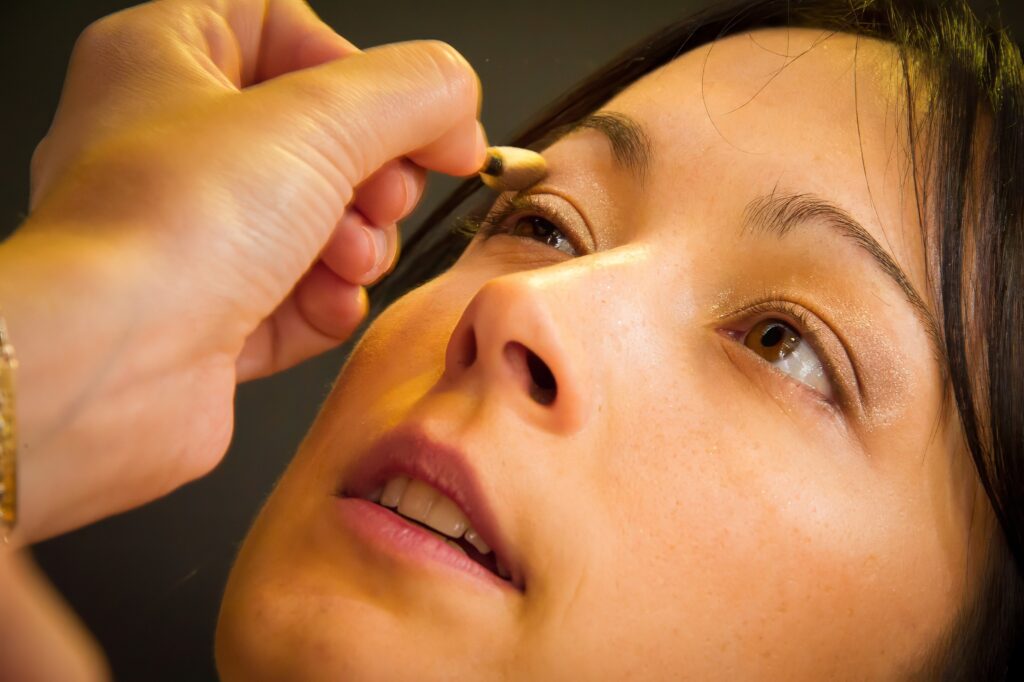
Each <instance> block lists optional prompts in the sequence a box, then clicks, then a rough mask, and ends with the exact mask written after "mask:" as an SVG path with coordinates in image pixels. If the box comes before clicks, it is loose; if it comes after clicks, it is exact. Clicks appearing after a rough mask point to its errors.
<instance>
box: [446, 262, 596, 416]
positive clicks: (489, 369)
mask: <svg viewBox="0 0 1024 682" xmlns="http://www.w3.org/2000/svg"><path fill="white" fill-rule="evenodd" d="M557 308H558V307H557V305H554V304H553V302H552V295H551V292H550V291H549V290H548V289H547V288H546V287H545V286H544V285H543V284H542V283H540V282H536V281H534V280H531V278H530V277H529V276H526V275H512V276H506V277H503V278H497V279H493V280H491V281H489V282H487V283H486V284H485V285H484V286H483V287H482V288H481V289H480V291H478V292H477V294H476V296H474V297H473V299H472V300H471V301H470V303H469V305H468V306H467V307H466V310H465V312H464V313H463V314H462V317H461V318H460V319H459V322H458V324H456V326H455V329H454V331H453V332H452V335H451V337H450V339H449V340H448V346H447V348H446V351H445V369H444V379H445V380H447V381H451V382H464V383H468V384H472V385H474V386H477V387H479V388H480V390H482V391H485V392H494V393H497V394H498V395H499V396H500V397H501V399H503V400H505V401H507V402H508V403H509V404H511V405H512V406H513V407H514V409H516V410H517V411H519V413H520V414H521V415H522V416H523V417H524V418H526V419H528V420H530V421H532V422H534V423H535V424H537V425H538V426H540V427H541V428H544V429H546V430H549V431H553V432H560V433H568V432H573V431H576V430H578V429H580V428H581V427H582V426H583V424H584V422H585V419H586V416H587V414H588V400H587V398H586V395H587V394H586V391H584V390H583V389H584V387H583V385H582V383H583V382H584V381H585V378H584V376H582V370H583V365H584V364H585V363H584V359H583V358H582V357H580V354H579V353H578V352H574V351H575V339H573V337H572V335H571V330H568V329H565V328H564V325H563V324H562V323H561V321H560V320H559V315H558V309H557Z"/></svg>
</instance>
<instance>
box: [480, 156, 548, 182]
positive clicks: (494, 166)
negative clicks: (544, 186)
mask: <svg viewBox="0 0 1024 682" xmlns="http://www.w3.org/2000/svg"><path fill="white" fill-rule="evenodd" d="M547 174H548V164H547V162H546V161H545V160H544V157H543V156H541V155H540V154H538V153H537V152H534V151H531V150H529V149H522V148H520V147H491V148H489V149H488V150H487V161H486V162H485V163H484V167H483V169H482V170H481V171H480V179H481V180H483V182H484V184H485V185H487V186H488V187H490V188H491V189H494V190H497V191H499V192H509V191H519V190H523V189H526V188H527V187H530V186H531V185H535V184H537V183H538V182H540V181H541V180H543V179H544V177H545V176H546V175H547Z"/></svg>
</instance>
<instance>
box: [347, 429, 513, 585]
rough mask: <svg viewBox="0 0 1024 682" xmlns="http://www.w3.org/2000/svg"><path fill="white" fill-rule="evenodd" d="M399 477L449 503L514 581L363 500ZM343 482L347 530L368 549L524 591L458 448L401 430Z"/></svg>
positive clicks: (380, 444)
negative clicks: (457, 570) (438, 564)
mask: <svg viewBox="0 0 1024 682" xmlns="http://www.w3.org/2000/svg"><path fill="white" fill-rule="evenodd" d="M396 476H408V477H409V478H415V479H418V480H420V481H423V482H424V483H427V484H429V485H430V486H432V487H434V488H435V489H437V490H438V491H439V492H440V493H442V494H443V495H446V496H447V497H449V498H451V500H452V501H453V502H455V504H456V505H458V507H459V508H460V509H461V510H462V511H463V513H464V514H465V515H466V517H467V518H468V519H469V523H470V525H471V526H472V527H473V528H474V529H475V530H476V532H477V533H479V534H480V537H481V538H482V539H483V541H484V542H486V543H487V545H488V546H489V547H491V551H492V552H494V554H495V556H496V557H498V558H500V559H501V560H502V563H503V564H504V565H505V566H506V567H508V570H509V573H510V574H511V578H510V580H509V581H505V580H502V579H501V578H499V577H498V576H496V575H495V574H493V573H491V572H490V571H488V570H487V569H485V568H484V567H483V566H481V565H480V564H478V563H477V562H475V561H473V560H472V559H470V558H469V557H467V556H466V555H464V554H463V553H462V552H460V551H458V550H457V549H455V548H453V547H451V546H449V545H447V544H446V543H444V542H443V541H441V540H438V539H437V538H436V537H434V536H433V535H431V534H430V533H429V532H427V531H426V530H424V529H423V528H420V527H419V526H417V525H416V524H414V523H411V522H409V521H407V520H405V519H404V518H403V517H401V516H400V515H398V514H396V513H394V512H392V511H391V510H389V509H387V508H385V507H382V506H380V505H378V504H376V503H374V502H369V501H367V500H363V499H359V498H361V497H363V496H365V495H367V494H368V493H369V492H370V491H372V490H374V489H376V488H378V487H380V486H382V485H384V484H385V483H386V482H387V481H389V480H390V479H392V478H394V477H396ZM344 481H345V483H344V484H343V485H342V486H341V487H340V490H339V498H340V499H338V509H339V510H340V511H341V516H342V519H343V520H344V521H345V522H346V525H348V526H349V527H350V528H351V529H352V530H353V531H355V532H356V534H357V535H359V536H360V537H361V538H362V539H363V540H364V541H366V542H367V543H368V544H370V545H372V546H376V547H378V548H379V549H383V550H386V551H390V552H392V553H398V554H403V555H407V556H408V555H413V556H415V557H416V558H419V559H427V560H433V561H440V562H441V563H445V564H448V565H449V566H452V567H455V568H461V569H463V570H466V571H467V572H470V573H472V574H475V575H477V576H478V577H484V578H487V579H489V580H490V581H492V582H493V583H497V584H499V585H500V586H501V587H502V588H504V589H508V588H510V587H511V588H513V589H517V590H522V589H523V585H524V580H523V573H522V571H521V570H520V569H519V566H518V563H517V562H516V561H514V557H512V556H511V554H510V552H509V546H508V543H507V542H506V540H505V538H504V537H503V536H502V534H501V532H500V531H499V528H498V524H497V519H496V517H495V515H494V512H493V511H492V510H491V508H490V507H489V506H488V504H487V500H486V498H485V497H484V494H483V490H482V486H481V484H480V481H479V479H478V478H477V476H476V474H475V472H474V471H473V470H472V468H471V467H470V466H469V463H468V461H467V458H466V456H465V455H464V454H463V453H462V452H461V451H459V450H458V449H456V448H453V447H450V446H447V445H444V444H442V443H439V442H437V441H435V440H433V439H432V438H430V437H429V436H428V435H427V434H426V433H424V432H423V431H422V430H421V429H416V428H399V429H396V430H394V431H392V432H390V433H388V434H387V435H385V436H384V437H383V438H381V439H380V440H378V441H377V442H376V443H375V444H374V445H373V446H372V447H371V448H370V449H369V450H368V451H367V452H366V453H364V454H363V456H362V457H360V458H359V459H358V460H357V461H356V462H355V463H354V464H353V466H352V467H351V468H350V470H349V471H346V472H345V476H344Z"/></svg>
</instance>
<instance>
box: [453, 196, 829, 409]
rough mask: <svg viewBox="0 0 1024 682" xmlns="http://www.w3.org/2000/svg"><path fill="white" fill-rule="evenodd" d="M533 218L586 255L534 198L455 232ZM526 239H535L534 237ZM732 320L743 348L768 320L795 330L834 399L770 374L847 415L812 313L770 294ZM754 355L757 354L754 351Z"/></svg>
mask: <svg viewBox="0 0 1024 682" xmlns="http://www.w3.org/2000/svg"><path fill="white" fill-rule="evenodd" d="M531 216H535V217H538V218H541V219H543V220H544V221H546V222H548V223H550V224H551V225H552V226H553V227H554V228H555V229H556V230H557V231H558V232H559V233H560V234H561V235H562V236H563V237H564V238H565V239H566V240H567V241H568V242H569V243H570V244H571V245H572V246H573V248H574V249H576V251H577V253H584V251H583V250H582V249H580V247H579V246H578V245H577V244H576V240H574V239H573V237H572V236H571V234H570V232H569V231H568V230H566V229H564V228H563V227H562V225H561V221H560V220H559V219H558V217H557V216H554V215H552V214H551V211H550V210H548V209H547V208H546V207H545V206H543V205H542V204H541V203H540V202H538V201H537V200H536V199H534V198H533V197H532V196H530V195H514V196H509V195H502V196H500V197H498V199H497V201H496V202H495V204H494V206H493V207H492V209H491V211H490V212H489V213H488V214H487V215H486V216H484V217H482V218H476V219H474V218H470V217H463V218H460V219H458V220H457V221H456V224H455V227H454V231H455V232H457V233H459V234H461V235H463V236H465V237H466V238H468V239H472V238H473V237H475V236H477V235H480V236H481V237H483V238H484V239H488V238H490V237H492V236H495V235H498V234H511V233H510V231H509V229H510V225H509V221H510V220H512V219H513V218H527V217H531ZM513 236H514V235H513ZM522 238H524V239H532V238H531V237H522ZM535 241H538V240H535ZM542 243H543V242H542ZM729 317H730V318H732V319H733V320H735V321H736V323H735V324H736V326H739V327H741V328H742V331H740V330H737V329H725V330H723V331H725V333H726V334H727V335H728V336H729V337H730V338H732V339H733V340H734V341H735V342H736V343H738V344H740V345H743V339H744V338H745V336H746V334H748V333H749V332H750V330H752V329H753V328H754V327H755V326H756V325H758V324H759V323H761V322H763V321H765V320H768V319H779V320H780V321H781V322H784V323H786V324H787V325H790V326H791V327H793V329H794V330H795V331H796V332H797V333H798V334H800V336H801V338H803V339H805V340H806V341H807V342H808V343H809V344H810V346H811V349H812V350H813V351H814V353H815V355H817V356H818V359H819V360H820V361H821V364H822V366H823V367H824V369H825V373H826V375H827V378H828V381H829V383H830V385H831V386H832V388H833V389H834V395H833V397H832V398H829V397H826V396H824V395H822V394H821V393H819V392H818V391H816V390H814V389H813V388H811V387H809V386H807V385H806V384H803V383H801V382H799V381H797V380H795V379H793V378H791V377H789V376H786V375H785V374H783V373H782V372H780V371H779V370H777V369H775V368H774V367H771V366H769V371H771V372H773V373H776V374H779V375H781V378H783V379H784V380H786V381H790V382H792V383H794V384H796V385H798V386H799V387H800V388H801V389H802V390H803V391H805V392H806V393H807V394H808V395H810V396H813V397H814V399H815V401H816V403H817V404H818V405H821V406H823V407H825V408H826V409H828V410H829V411H830V412H831V413H833V414H835V413H836V412H839V413H841V412H843V406H844V405H846V404H847V394H846V388H845V386H844V384H843V382H841V381H839V376H840V375H839V370H838V369H837V363H836V362H835V361H834V360H833V358H832V357H831V355H830V354H829V353H828V352H826V350H825V344H824V343H822V341H821V334H820V333H819V332H817V331H815V328H816V327H818V326H820V324H823V323H815V321H814V319H813V318H812V315H811V313H810V312H809V311H807V310H806V309H805V308H804V307H803V306H800V305H797V304H795V303H793V302H791V301H784V300H778V299H776V298H774V297H773V296H771V295H770V294H769V295H765V296H764V298H763V299H762V300H760V301H758V302H756V303H753V304H751V305H749V306H747V307H745V308H743V309H741V310H739V311H737V312H736V313H734V314H732V315H729ZM750 352H751V353H752V354H753V351H750ZM762 361H763V360H762ZM766 364H767V363H766Z"/></svg>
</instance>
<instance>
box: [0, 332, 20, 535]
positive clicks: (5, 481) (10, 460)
mask: <svg viewBox="0 0 1024 682" xmlns="http://www.w3.org/2000/svg"><path fill="white" fill-rule="evenodd" d="M17 366H18V361H17V360H15V358H14V346H12V345H11V340H10V337H8V335H7V325H6V324H5V323H4V319H3V318H2V317H0V536H2V538H3V542H4V543H6V542H7V540H8V536H9V535H10V533H11V531H12V530H14V525H15V523H16V522H17V520H18V466H17V464H18V438H17V435H18V431H17V422H16V420H15V414H14V370H15V369H16V368H17Z"/></svg>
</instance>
